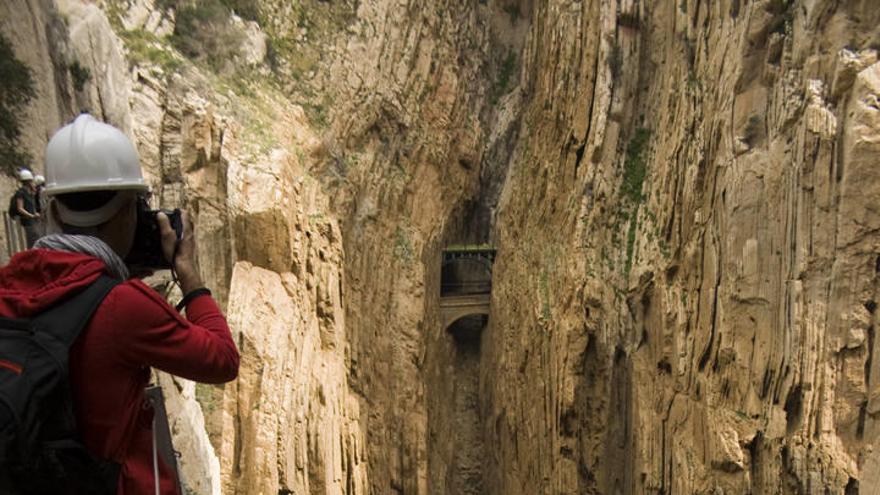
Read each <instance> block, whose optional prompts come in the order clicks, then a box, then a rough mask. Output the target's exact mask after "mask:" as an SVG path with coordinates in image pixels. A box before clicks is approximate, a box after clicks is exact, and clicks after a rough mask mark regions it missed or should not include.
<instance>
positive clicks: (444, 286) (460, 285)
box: [440, 280, 492, 296]
mask: <svg viewBox="0 0 880 495" xmlns="http://www.w3.org/2000/svg"><path fill="white" fill-rule="evenodd" d="M490 292H492V281H491V280H488V281H483V280H480V281H467V282H445V283H441V284H440V295H441V296H447V295H459V294H460V295H467V294H489V293H490Z"/></svg>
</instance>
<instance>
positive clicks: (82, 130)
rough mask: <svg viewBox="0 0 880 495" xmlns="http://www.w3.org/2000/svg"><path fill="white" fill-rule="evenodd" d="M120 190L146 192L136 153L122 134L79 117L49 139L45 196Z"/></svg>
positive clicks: (96, 122) (88, 117) (84, 117)
mask: <svg viewBox="0 0 880 495" xmlns="http://www.w3.org/2000/svg"><path fill="white" fill-rule="evenodd" d="M120 190H135V191H146V190H147V185H146V183H144V177H143V175H141V166H140V161H139V160H138V154H137V150H135V149H134V145H133V144H132V143H131V140H129V139H128V137H126V135H125V134H123V133H122V131H120V130H119V129H117V128H115V127H113V126H111V125H108V124H104V123H102V122H98V121H97V120H95V118H94V117H92V116H91V115H88V114H82V115H80V116H79V117H77V118H76V120H74V121H73V123H70V124H68V125H66V126H64V127H62V128H61V129H59V130H58V132H56V133H55V135H54V136H52V139H51V140H49V144H48V145H47V146H46V188H45V192H46V195H48V196H54V195H56V194H64V193H73V192H87V191H120Z"/></svg>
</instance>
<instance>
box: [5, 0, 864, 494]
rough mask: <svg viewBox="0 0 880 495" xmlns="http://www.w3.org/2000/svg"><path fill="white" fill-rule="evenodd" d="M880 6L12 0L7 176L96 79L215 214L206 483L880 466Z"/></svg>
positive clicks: (641, 485)
mask: <svg viewBox="0 0 880 495" xmlns="http://www.w3.org/2000/svg"><path fill="white" fill-rule="evenodd" d="M878 7H880V5H878V3H877V1H876V0H665V1H664V0H544V1H540V0H418V1H416V0H296V1H288V0H0V91H2V93H0V109H2V111H3V114H2V115H0V124H2V125H0V127H2V128H0V131H2V132H0V158H2V159H3V160H4V163H0V165H2V167H3V171H4V173H5V174H6V175H3V178H2V179H0V191H2V192H3V193H4V195H3V197H4V198H8V197H9V195H10V194H11V192H12V190H13V188H14V187H15V183H14V180H13V179H12V178H11V175H10V176H7V175H8V174H9V173H11V171H12V170H13V169H14V168H15V167H16V166H21V165H28V166H31V167H32V168H34V169H35V170H37V171H40V170H42V169H43V161H42V160H43V154H44V149H45V146H46V142H47V141H48V138H49V137H51V135H52V133H53V132H54V130H55V129H57V128H58V127H59V126H61V125H63V124H64V123H66V122H68V121H69V120H70V119H72V118H73V117H74V116H76V115H77V114H78V113H80V112H82V111H88V112H90V113H92V114H93V115H95V116H96V117H98V118H99V119H101V120H104V121H106V122H108V123H111V124H113V125H115V126H117V127H119V128H120V129H122V130H123V131H124V132H125V133H127V134H128V135H129V136H130V137H131V138H132V139H133V140H134V142H135V143H136V146H137V149H138V152H139V154H140V157H141V165H142V167H143V169H144V174H145V177H146V178H147V180H148V181H149V183H150V185H151V188H152V191H153V201H154V203H155V205H154V206H160V205H161V206H162V207H171V208H173V207H176V206H181V207H185V208H187V209H189V210H190V211H191V212H192V214H193V216H194V218H195V222H196V228H197V235H198V239H199V258H200V264H201V270H202V272H203V275H204V277H205V279H206V282H207V283H208V285H209V286H210V287H211V289H212V290H213V291H214V293H215V295H216V296H217V297H218V299H219V300H220V302H221V304H223V306H224V310H225V311H226V314H227V316H228V319H229V322H230V326H231V327H232V331H233V335H234V337H235V339H236V343H237V344H238V346H239V349H240V352H241V355H242V361H241V369H240V373H239V377H238V379H237V380H236V381H234V382H231V383H229V384H227V385H225V386H210V385H203V384H194V383H191V382H188V381H185V380H181V379H178V378H176V377H172V376H170V375H166V374H163V373H158V374H157V380H158V381H159V382H160V383H161V384H162V386H163V388H164V390H165V394H166V397H167V400H168V402H169V404H168V408H169V415H170V419H171V422H172V425H171V426H172V430H173V432H174V435H175V446H176V447H177V449H178V450H179V451H180V453H181V463H182V472H183V477H184V479H185V485H186V490H187V493H190V494H200V495H201V494H210V495H217V494H221V493H222V494H228V495H233V494H254V495H258V494H262V495H275V494H278V495H283V494H296V495H301V494H322V495H324V494H326V495H342V494H346V495H366V494H372V495H385V494H390V495H393V494H406V495H416V494H420V495H427V494H435V495H440V494H449V495H471V494H493V495H535V494H551V493H552V494H572V495H574V494H608V495H615V494H621V495H623V494H655V495H661V494H663V495H678V494H713V495H718V494H728V495H730V494H840V495H857V494H863V495H865V494H880V449H878V447H880V359H877V358H876V357H875V356H874V354H875V353H877V351H878V346H880V343H878V339H877V338H876V324H877V320H878V314H877V301H878V300H880V201H878V198H880V59H878V51H880V8H878ZM0 245H2V246H3V251H4V253H3V254H4V256H3V258H4V260H5V259H8V254H9V253H8V252H6V251H7V249H6V248H5V246H6V244H5V242H2V243H0ZM450 253H453V254H454V253H458V254H461V253H464V254H465V255H463V257H462V258H461V259H460V260H458V261H455V260H452V258H454V256H452V257H450V256H451V255H450ZM474 253H482V254H479V256H478V255H477V254H474ZM462 259H463V260H464V261H463V262H462V261H461V260H462ZM450 260H452V261H453V262H450ZM450 281H453V282H454V284H453V286H450V285H449V284H450ZM455 284H458V285H455ZM156 285H157V286H160V288H161V287H164V285H162V282H161V280H160V281H158V282H156ZM462 287H464V288H468V287H470V288H473V287H480V289H479V290H477V291H476V292H478V293H479V294H477V295H474V294H472V293H470V292H469V291H468V290H466V289H462ZM490 289H491V290H490ZM456 290H463V292H461V293H457V292H456ZM167 292H168V294H167V295H169V297H171V298H172V299H174V298H175V297H179V295H175V294H173V292H172V291H171V289H170V287H169V288H168V291H167ZM456 305H457V306H456ZM462 308H464V309H462Z"/></svg>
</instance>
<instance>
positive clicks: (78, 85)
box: [67, 60, 92, 91]
mask: <svg viewBox="0 0 880 495" xmlns="http://www.w3.org/2000/svg"><path fill="white" fill-rule="evenodd" d="M67 70H68V71H70V76H71V77H72V78H73V87H74V88H75V89H76V90H77V91H82V90H83V89H85V87H86V83H87V82H89V81H91V80H92V71H91V70H90V69H89V68H88V67H83V66H82V65H81V64H80V63H79V60H74V61H73V62H71V63H70V65H68V66H67Z"/></svg>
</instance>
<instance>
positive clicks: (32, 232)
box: [23, 222, 40, 249]
mask: <svg viewBox="0 0 880 495" xmlns="http://www.w3.org/2000/svg"><path fill="white" fill-rule="evenodd" d="M23 227H24V237H25V239H26V240H27V247H28V249H30V248H32V247H34V243H35V242H37V239H39V238H40V224H39V223H36V222H35V223H32V224H30V225H24V226H23Z"/></svg>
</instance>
